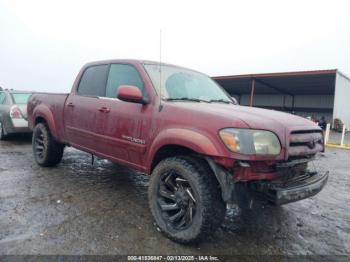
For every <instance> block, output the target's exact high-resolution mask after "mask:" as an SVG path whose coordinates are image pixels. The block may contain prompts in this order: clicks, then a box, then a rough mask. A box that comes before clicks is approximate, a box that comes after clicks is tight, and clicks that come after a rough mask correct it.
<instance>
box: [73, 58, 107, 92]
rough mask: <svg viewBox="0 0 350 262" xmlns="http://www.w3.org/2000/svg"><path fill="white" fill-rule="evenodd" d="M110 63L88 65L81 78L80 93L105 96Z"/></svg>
mask: <svg viewBox="0 0 350 262" xmlns="http://www.w3.org/2000/svg"><path fill="white" fill-rule="evenodd" d="M107 73H108V65H98V66H91V67H88V68H87V69H86V70H85V72H84V73H83V76H82V77H81V79H80V83H79V87H78V94H79V95H83V96H105V91H106V81H107Z"/></svg>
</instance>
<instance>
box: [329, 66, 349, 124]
mask: <svg viewBox="0 0 350 262" xmlns="http://www.w3.org/2000/svg"><path fill="white" fill-rule="evenodd" d="M333 118H334V119H335V118H340V119H341V120H342V121H343V122H344V123H345V125H346V126H347V128H348V129H350V80H349V79H348V78H347V77H345V76H343V75H342V74H341V73H339V72H337V76H336V79H335V97H334V110H333Z"/></svg>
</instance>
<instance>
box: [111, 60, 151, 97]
mask: <svg viewBox="0 0 350 262" xmlns="http://www.w3.org/2000/svg"><path fill="white" fill-rule="evenodd" d="M121 85H132V86H136V87H138V88H139V89H140V90H141V92H142V93H143V89H144V88H143V83H142V80H141V77H140V75H139V73H138V72H137V70H136V69H135V68H134V67H133V66H132V65H125V64H112V65H111V67H110V70H109V76H108V81H107V88H106V96H107V97H111V98H116V97H117V90H118V88H119V87H120V86H121Z"/></svg>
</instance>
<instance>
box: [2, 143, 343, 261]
mask: <svg viewBox="0 0 350 262" xmlns="http://www.w3.org/2000/svg"><path fill="white" fill-rule="evenodd" d="M349 159H350V151H346V150H340V149H328V150H327V152H326V154H324V155H321V157H320V159H319V160H317V161H315V162H314V166H316V167H317V168H320V169H321V170H325V169H327V170H330V178H329V181H328V184H327V186H326V187H325V189H324V190H323V191H322V192H320V193H319V194H318V195H316V196H314V197H312V198H310V199H306V200H303V201H300V202H297V203H292V204H289V205H285V206H283V207H274V208H272V207H269V208H264V209H260V210H253V211H242V210H239V209H237V208H233V209H230V210H228V212H227V216H226V219H225V222H224V224H223V225H222V227H221V228H220V229H219V230H218V232H217V233H216V234H215V235H213V236H212V237H210V238H208V239H207V241H206V242H204V243H201V244H197V245H190V246H184V245H179V244H176V243H173V242H172V241H170V240H168V239H166V238H165V237H163V236H162V235H161V233H159V232H158V231H157V229H156V228H155V227H154V225H153V220H152V217H151V214H150V211H149V209H148V203H147V184H148V177H147V176H145V175H143V174H141V173H137V172H135V171H132V170H130V169H128V168H125V167H122V166H118V165H115V164H112V163H110V162H109V161H106V160H100V159H97V160H96V161H95V165H94V166H92V165H91V158H90V156H89V155H88V154H85V153H82V152H80V151H77V150H74V149H71V148H68V149H66V151H65V154H64V160H63V162H62V163H61V164H60V165H58V166H57V167H56V168H41V167H39V166H37V165H36V164H35V163H34V160H33V156H32V153H31V144H30V139H29V138H21V139H19V140H18V139H17V140H15V139H11V140H9V141H4V142H0V254H2V255H4V254H79V255H81V254H94V255H101V254H128V255H136V254H139V255H146V254H150V255H156V254H181V255H185V254H192V255H203V254H211V255H230V254H235V255H237V254H243V255H247V254H248V255H271V254H272V255H311V254H313V255H314V254H320V255H347V256H350V205H349V203H350V194H349V189H350V171H349V168H350V160H349Z"/></svg>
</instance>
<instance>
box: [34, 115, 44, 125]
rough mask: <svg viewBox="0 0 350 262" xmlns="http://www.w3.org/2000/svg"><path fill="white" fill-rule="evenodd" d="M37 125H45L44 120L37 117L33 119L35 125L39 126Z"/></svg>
mask: <svg viewBox="0 0 350 262" xmlns="http://www.w3.org/2000/svg"><path fill="white" fill-rule="evenodd" d="M39 123H46V120H45V118H43V117H41V116H39V117H37V118H36V119H35V125H37V124H39Z"/></svg>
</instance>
